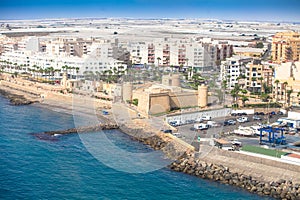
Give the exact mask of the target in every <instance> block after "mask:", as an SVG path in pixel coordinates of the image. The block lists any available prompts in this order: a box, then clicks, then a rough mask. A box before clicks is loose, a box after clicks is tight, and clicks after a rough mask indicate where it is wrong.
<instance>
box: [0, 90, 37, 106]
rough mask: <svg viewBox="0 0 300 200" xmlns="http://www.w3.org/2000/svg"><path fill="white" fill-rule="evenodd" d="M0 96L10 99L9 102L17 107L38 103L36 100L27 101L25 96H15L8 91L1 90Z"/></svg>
mask: <svg viewBox="0 0 300 200" xmlns="http://www.w3.org/2000/svg"><path fill="white" fill-rule="evenodd" d="M0 95H2V96H4V97H6V98H7V99H9V102H10V103H11V104H12V105H15V106H21V105H29V104H32V103H36V102H38V101H36V100H30V99H27V98H26V97H25V96H24V95H19V94H15V93H13V92H9V91H8V90H3V89H1V88H0Z"/></svg>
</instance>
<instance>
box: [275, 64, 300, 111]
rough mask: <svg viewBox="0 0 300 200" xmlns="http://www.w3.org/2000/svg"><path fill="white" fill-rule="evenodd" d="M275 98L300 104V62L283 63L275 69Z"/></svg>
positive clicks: (290, 103)
mask: <svg viewBox="0 0 300 200" xmlns="http://www.w3.org/2000/svg"><path fill="white" fill-rule="evenodd" d="M273 94H274V95H273V97H274V100H276V101H278V102H281V103H283V104H286V105H294V106H300V62H287V63H282V64H281V65H280V66H278V67H277V68H276V69H275V77H274V81H273Z"/></svg>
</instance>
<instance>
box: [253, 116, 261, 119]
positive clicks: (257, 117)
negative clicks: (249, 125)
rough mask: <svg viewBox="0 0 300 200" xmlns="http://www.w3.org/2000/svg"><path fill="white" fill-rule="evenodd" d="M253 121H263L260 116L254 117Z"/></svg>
mask: <svg viewBox="0 0 300 200" xmlns="http://www.w3.org/2000/svg"><path fill="white" fill-rule="evenodd" d="M253 120H261V118H260V117H259V116H257V115H254V116H253Z"/></svg>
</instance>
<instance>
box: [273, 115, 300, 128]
mask: <svg viewBox="0 0 300 200" xmlns="http://www.w3.org/2000/svg"><path fill="white" fill-rule="evenodd" d="M272 125H277V126H287V127H290V128H295V129H298V130H299V129H300V119H291V118H279V119H278V120H277V121H276V122H275V123H273V124H272Z"/></svg>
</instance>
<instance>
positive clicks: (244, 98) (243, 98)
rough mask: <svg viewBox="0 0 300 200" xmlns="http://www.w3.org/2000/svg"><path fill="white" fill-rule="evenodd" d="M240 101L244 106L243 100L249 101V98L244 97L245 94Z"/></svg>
mask: <svg viewBox="0 0 300 200" xmlns="http://www.w3.org/2000/svg"><path fill="white" fill-rule="evenodd" d="M241 100H242V102H243V107H245V102H246V101H249V98H248V97H246V96H242V99H241Z"/></svg>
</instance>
